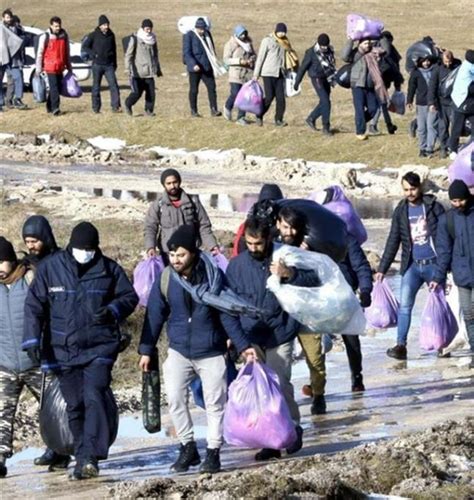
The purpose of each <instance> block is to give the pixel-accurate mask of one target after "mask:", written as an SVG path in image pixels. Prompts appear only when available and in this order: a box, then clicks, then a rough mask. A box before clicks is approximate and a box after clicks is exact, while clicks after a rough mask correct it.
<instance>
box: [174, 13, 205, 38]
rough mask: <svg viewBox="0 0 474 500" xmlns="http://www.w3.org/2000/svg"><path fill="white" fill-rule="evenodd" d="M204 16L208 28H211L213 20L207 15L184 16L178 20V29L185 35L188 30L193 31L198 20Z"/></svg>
mask: <svg viewBox="0 0 474 500" xmlns="http://www.w3.org/2000/svg"><path fill="white" fill-rule="evenodd" d="M200 17H202V18H203V19H204V21H206V24H207V29H209V30H210V29H211V20H210V19H209V18H208V17H207V16H183V17H182V18H181V19H179V20H178V30H179V31H180V33H182V34H183V35H185V34H186V33H187V32H188V31H192V30H193V29H194V27H195V25H196V21H197V20H198V19H199V18H200Z"/></svg>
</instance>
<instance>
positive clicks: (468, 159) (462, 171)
mask: <svg viewBox="0 0 474 500" xmlns="http://www.w3.org/2000/svg"><path fill="white" fill-rule="evenodd" d="M448 177H449V182H453V181H454V180H455V179H460V180H462V181H464V182H465V183H466V185H467V186H468V187H474V142H471V144H468V145H467V146H465V147H464V148H462V149H461V151H459V154H458V155H457V156H456V158H455V159H454V161H453V163H451V165H450V166H449V169H448Z"/></svg>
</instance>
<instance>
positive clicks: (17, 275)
mask: <svg viewBox="0 0 474 500" xmlns="http://www.w3.org/2000/svg"><path fill="white" fill-rule="evenodd" d="M26 271H27V269H26V266H25V265H24V264H18V265H17V266H16V267H15V269H14V270H13V271H12V272H11V274H10V275H9V276H7V277H6V278H5V279H4V280H0V284H1V285H13V283H16V282H17V281H18V280H21V278H23V276H24V275H25V274H26Z"/></svg>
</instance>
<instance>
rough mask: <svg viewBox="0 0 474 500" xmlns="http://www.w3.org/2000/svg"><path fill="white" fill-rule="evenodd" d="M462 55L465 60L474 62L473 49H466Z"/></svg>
mask: <svg viewBox="0 0 474 500" xmlns="http://www.w3.org/2000/svg"><path fill="white" fill-rule="evenodd" d="M464 57H465V59H466V61H467V62H470V63H471V64H474V50H466V55H465V56H464Z"/></svg>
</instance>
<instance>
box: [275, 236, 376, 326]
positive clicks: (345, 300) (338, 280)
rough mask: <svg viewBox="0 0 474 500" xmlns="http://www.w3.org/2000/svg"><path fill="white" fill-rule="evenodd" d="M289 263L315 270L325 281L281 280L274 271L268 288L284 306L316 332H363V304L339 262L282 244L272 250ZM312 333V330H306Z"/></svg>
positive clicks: (289, 312) (293, 265)
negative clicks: (310, 283)
mask: <svg viewBox="0 0 474 500" xmlns="http://www.w3.org/2000/svg"><path fill="white" fill-rule="evenodd" d="M280 259H281V260H283V262H284V263H285V264H286V265H287V266H291V267H296V268H297V269H307V270H314V271H316V272H317V273H318V276H319V279H320V281H321V283H322V285H321V286H319V287H311V288H310V287H298V286H293V285H287V284H282V283H280V279H279V278H278V276H275V275H271V276H270V277H269V278H268V280H267V288H268V289H269V290H271V291H272V292H273V293H274V294H275V296H276V298H277V300H278V302H279V303H280V305H281V307H282V308H283V310H285V311H286V312H287V313H288V314H290V315H291V316H292V317H293V318H295V319H296V320H298V321H299V322H300V323H302V324H303V325H305V326H306V327H308V328H309V329H310V330H312V332H313V335H314V332H317V333H321V334H324V333H328V334H331V333H332V334H344V335H363V334H364V330H365V326H366V321H365V317H364V312H363V310H362V307H361V306H360V304H359V301H358V300H357V297H356V296H355V294H354V292H353V291H352V288H351V287H350V286H349V284H348V283H347V281H346V280H345V279H344V276H343V275H342V273H341V271H340V270H339V267H338V266H337V264H336V263H335V262H334V261H333V260H332V259H331V258H330V257H328V256H327V255H323V254H321V253H318V252H310V251H307V250H302V249H301V248H296V247H290V246H288V245H282V246H280V247H278V248H277V249H276V250H275V251H274V252H273V260H274V261H278V260H280ZM302 333H308V334H311V332H309V331H308V332H304V331H302Z"/></svg>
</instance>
